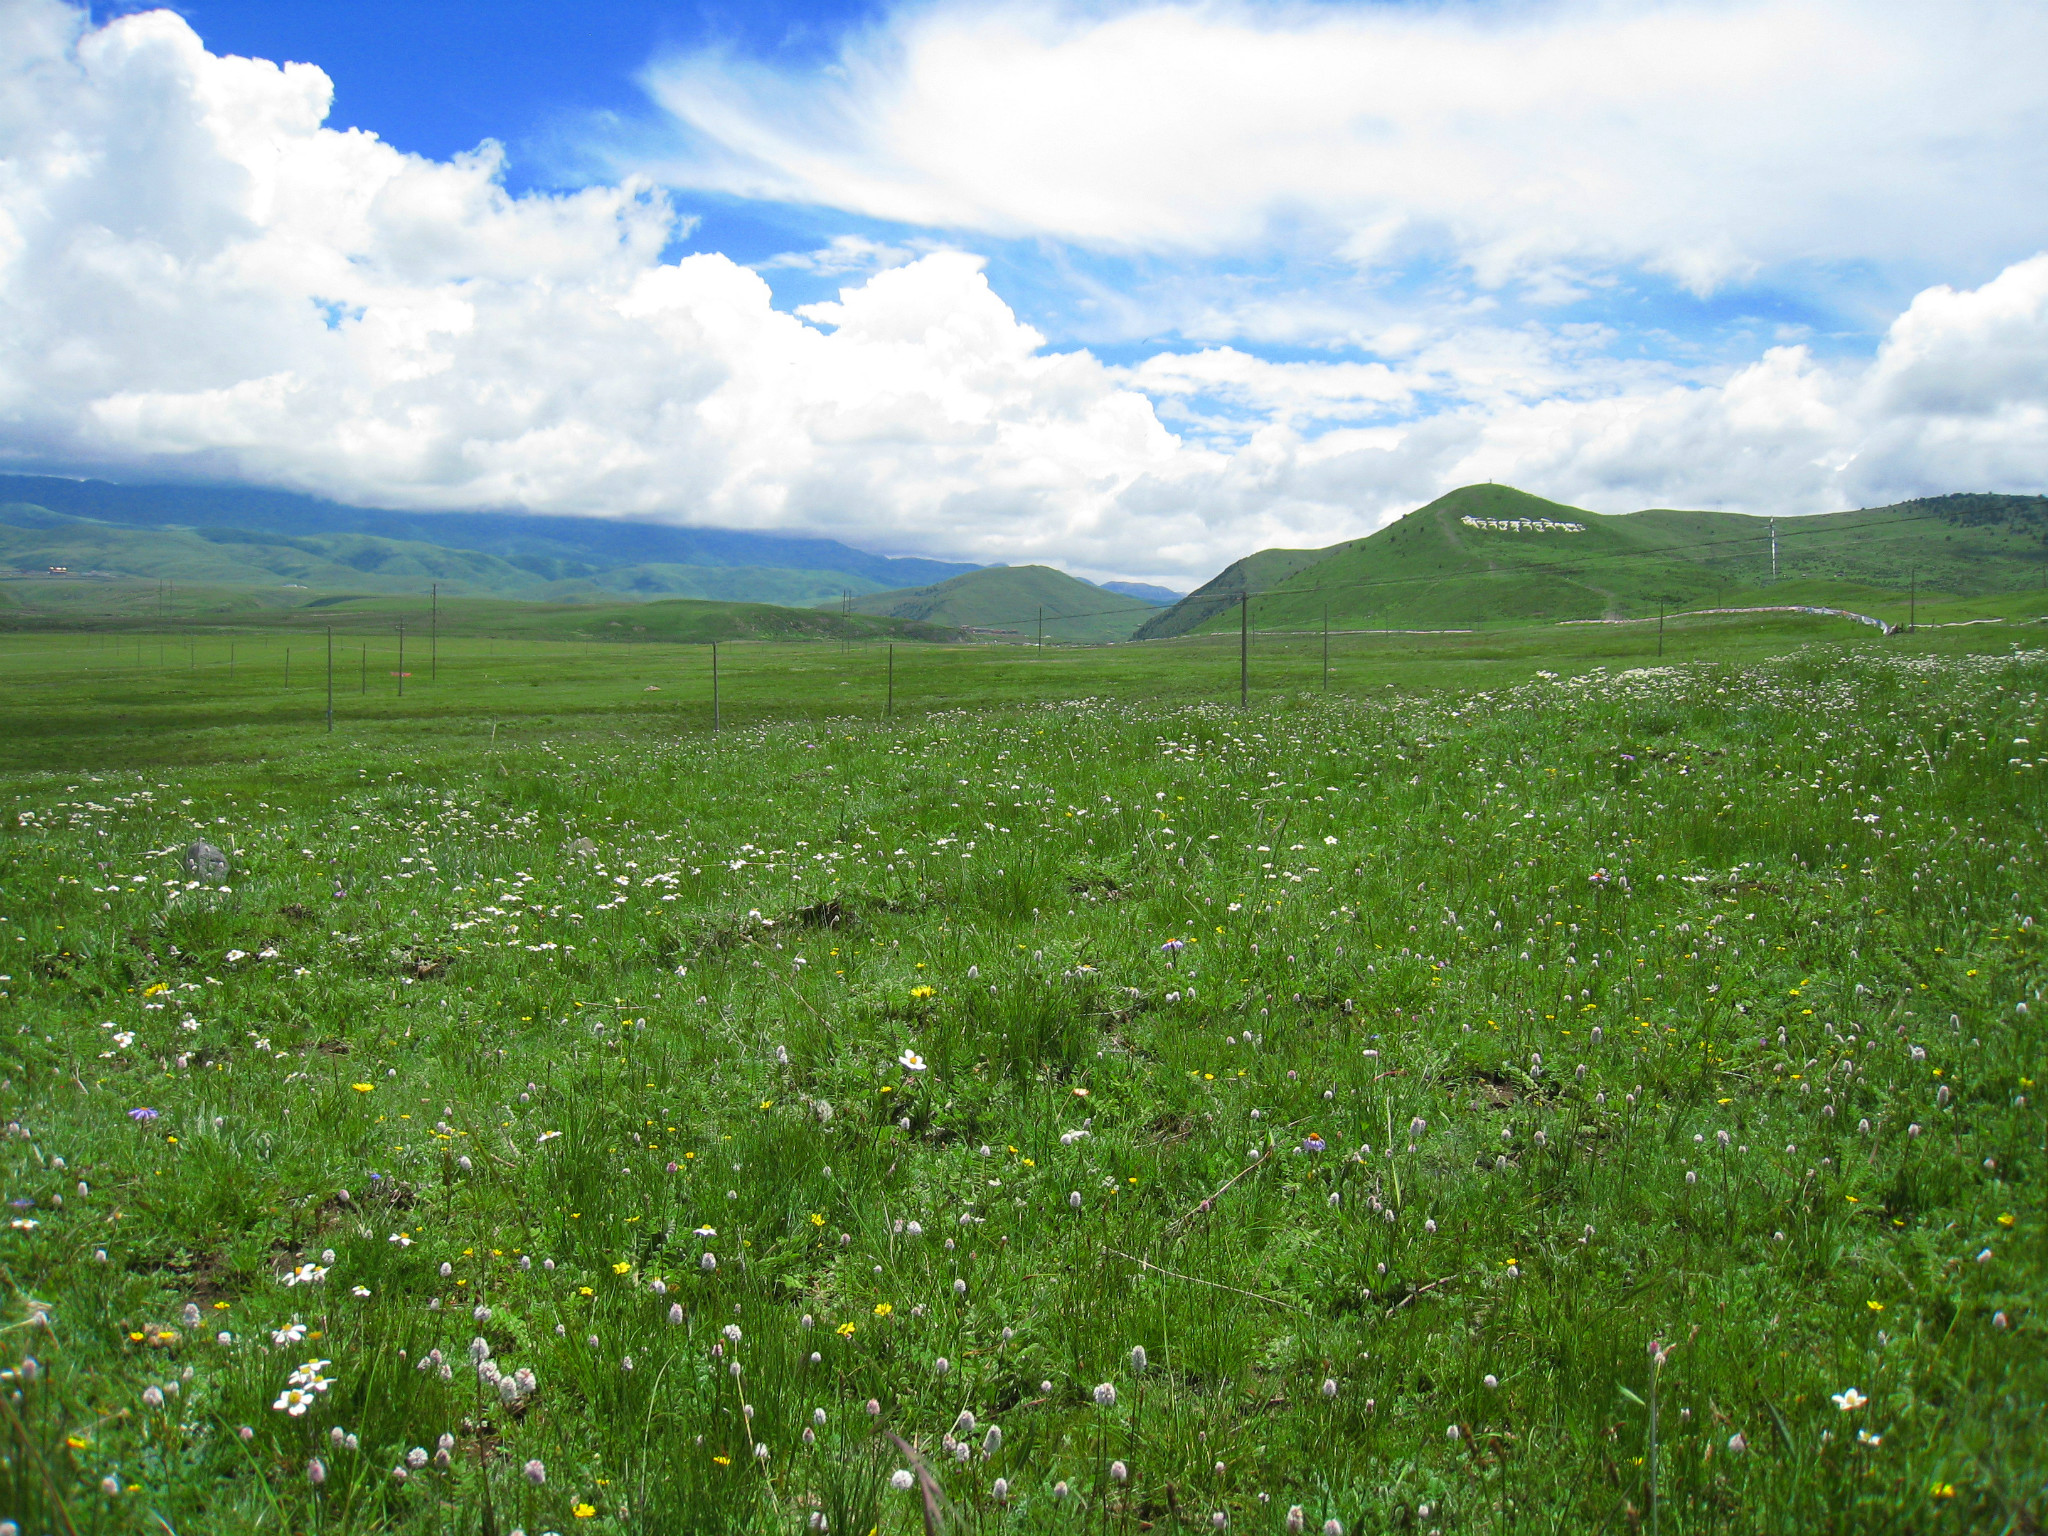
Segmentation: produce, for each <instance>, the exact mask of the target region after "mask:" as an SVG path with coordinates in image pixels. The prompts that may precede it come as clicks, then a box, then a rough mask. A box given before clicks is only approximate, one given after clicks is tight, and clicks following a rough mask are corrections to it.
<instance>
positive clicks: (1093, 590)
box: [851, 565, 1159, 644]
mask: <svg viewBox="0 0 2048 1536" xmlns="http://www.w3.org/2000/svg"><path fill="white" fill-rule="evenodd" d="M851 607H852V611H853V612H855V613H867V614H875V615H878V616H882V617H887V618H892V619H909V620H916V621H918V622H921V623H926V624H949V625H953V626H955V627H957V628H960V629H965V630H968V631H979V632H981V633H982V634H985V635H988V634H993V635H996V636H1000V637H1003V638H1014V639H1017V640H1035V639H1037V638H1038V637H1039V635H1040V634H1043V635H1044V637H1045V638H1046V639H1047V640H1051V641H1065V642H1067V643H1070V644H1071V643H1075V642H1094V641H1103V640H1128V639H1129V638H1130V637H1131V632H1132V631H1133V630H1135V629H1136V628H1137V627H1138V626H1139V625H1140V624H1142V623H1144V622H1145V620H1146V619H1148V618H1150V617H1151V616H1152V615H1153V614H1155V613H1157V612H1158V611H1159V608H1158V605H1157V604H1155V603H1153V602H1150V601H1148V600H1146V599H1143V598H1137V597H1129V596H1126V595H1125V594H1123V593H1121V592H1117V591H1114V590H1112V589H1110V588H1106V587H1098V586H1096V585H1095V584H1094V583H1093V582H1088V581H1082V580H1080V579H1079V578H1078V577H1074V576H1069V575H1067V574H1066V572H1064V571H1056V570H1054V569H1053V568H1052V567H1051V566H1047V565H995V566H988V567H986V568H984V569H982V570H978V571H970V572H968V573H967V574H966V575H964V576H955V577H953V578H951V579H950V580H948V581H942V582H937V583H935V584H933V585H931V586H924V587H913V588H911V589H909V590H907V591H901V592H874V593H870V594H869V595H868V596H866V597H857V598H855V599H854V600H853V603H852V605H851Z"/></svg>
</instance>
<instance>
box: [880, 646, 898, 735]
mask: <svg viewBox="0 0 2048 1536" xmlns="http://www.w3.org/2000/svg"><path fill="white" fill-rule="evenodd" d="M882 718H883V719H884V720H893V719H895V718H896V647H895V646H893V645H892V646H890V647H889V692H888V696H887V698H886V699H885V700H884V701H883V704H882Z"/></svg>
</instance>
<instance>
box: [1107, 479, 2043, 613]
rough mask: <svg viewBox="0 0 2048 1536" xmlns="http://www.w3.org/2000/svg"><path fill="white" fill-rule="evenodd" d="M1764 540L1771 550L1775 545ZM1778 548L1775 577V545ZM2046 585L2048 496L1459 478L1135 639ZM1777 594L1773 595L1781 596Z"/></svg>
mask: <svg viewBox="0 0 2048 1536" xmlns="http://www.w3.org/2000/svg"><path fill="white" fill-rule="evenodd" d="M1774 540H1775V543H1774ZM1774 547H1775V551H1776V553H1775V568H1774V555H1773V549H1774ZM2044 577H2048V497H2041V496H1998V495H1976V494H1961V495H1954V496H1936V497H1929V498H1926V499H1923V500H1919V501H1906V502H1900V503H1898V504H1897V505H1894V506H1888V507H1871V508H1865V509H1863V510H1861V511H1856V512H1835V513H1827V514H1821V515H1817V516H1808V517H1784V518H1778V519H1775V520H1773V519H1771V518H1768V517H1753V516H1745V515H1742V514H1739V513H1733V512H1679V511H1670V510H1663V509H1658V510H1651V511H1645V512H1630V513H1623V514H1618V515H1603V514H1601V513H1597V512H1587V511H1584V510H1583V509H1581V508H1578V507H1569V506H1564V505H1561V504H1559V503H1557V502H1552V501H1545V500H1543V499H1542V498H1541V497H1538V496H1532V495H1530V494H1529V493H1528V492H1526V491H1518V490H1515V489H1514V488H1513V487H1511V486H1505V485H1468V486H1465V487H1463V488H1461V489H1459V490H1455V491H1452V492H1450V493H1449V494H1448V495H1445V496H1441V497H1439V498H1438V499H1437V500H1435V501H1433V502H1431V503H1430V504H1429V505H1428V506H1426V507H1421V508H1418V509H1417V510H1416V511H1413V512H1410V513H1409V514H1408V515H1407V516H1406V517H1403V518H1401V519H1400V520H1399V521H1398V522H1394V523H1390V524H1389V525H1388V526H1386V527H1385V528H1382V529H1380V530H1379V531H1378V532H1377V533H1373V534H1371V535H1369V536H1367V537H1365V538H1362V539H1351V540H1347V541H1346V542H1344V543H1341V544H1333V545H1331V546H1330V547H1329V548H1327V549H1268V550H1261V551H1259V552H1258V553H1257V554H1253V555H1247V556H1246V557H1245V558H1244V559H1242V560H1239V561H1236V562H1235V563H1233V564H1232V565H1230V566H1229V567H1227V568H1226V569H1225V570H1223V571H1222V572H1221V573H1220V574H1218V575H1217V576H1216V577H1215V578H1214V579H1212V580H1210V581H1208V582H1206V583H1204V584H1203V585H1202V586H1200V587H1198V588H1196V589H1195V590H1194V591H1193V592H1191V593H1189V594H1188V596H1187V597H1185V598H1183V599H1182V600H1181V601H1180V602H1179V603H1177V604H1175V605H1174V606H1173V607H1172V608H1169V609H1167V610H1165V611H1164V612H1161V613H1156V614H1154V615H1153V616H1152V617H1151V618H1149V619H1148V620H1147V621H1146V622H1145V623H1144V624H1143V625H1142V626H1140V627H1139V629H1138V631H1137V634H1136V636H1135V638H1137V639H1140V640H1154V639H1164V638H1168V637H1171V636H1174V635H1184V634H1191V633H1195V632H1198V631H1214V630H1222V629H1231V628H1235V627H1236V626H1237V625H1238V624H1239V623H1240V622H1241V621H1242V615H1241V614H1240V611H1239V606H1238V605H1239V603H1240V600H1241V599H1242V598H1243V596H1244V594H1245V593H1247V592H1250V593H1252V594H1253V598H1252V601H1251V608H1250V620H1251V623H1252V625H1253V626H1254V627H1255V628H1260V629H1314V628H1317V627H1319V626H1320V625H1322V624H1323V623H1324V622H1325V621H1326V619H1327V622H1328V623H1329V624H1330V625H1331V626H1332V627H1334V628H1340V629H1367V628H1373V629H1398V628H1418V629H1427V628H1446V627H1469V626H1473V625H1481V624H1489V623H1498V622H1503V621H1514V620H1523V621H1526V620H1532V619H1553V620H1554V619H1599V618H1622V617H1636V618H1640V617H1646V616H1649V615H1653V614H1655V613H1656V612H1657V611H1658V609H1659V608H1660V607H1663V608H1669V609H1673V610H1675V609H1679V608H1683V607H1698V606H1703V605H1706V604H1709V603H1722V602H1730V601H1736V600H1764V601H1767V600H1769V599H1768V593H1769V592H1770V591H1771V590H1772V588H1773V585H1774V584H1778V585H1780V586H1781V587H1782V586H1783V585H1787V584H1791V583H1798V584H1799V585H1800V586H1801V587H1802V588H1804V589H1805V594H1806V595H1803V596H1801V597H1800V598H1798V599H1797V600H1798V601H1802V602H1813V601H1829V600H1831V599H1830V597H1829V596H1828V592H1829V590H1830V589H1835V590H1836V592H1837V595H1849V594H1853V593H1854V592H1855V591H1858V590H1861V591H1869V590H1873V589H1882V590H1883V591H1886V592H1904V591H1905V590H1906V589H1907V587H1908V585H1909V584H1912V583H1916V582H1917V584H1918V588H1919V590H1920V591H1921V592H1922V593H1927V594H1932V593H1945V594H1949V595H1953V596H1958V597H1968V596H1982V595H1987V594H1990V593H1996V592H2008V591H2016V590H2019V589H2021V588H2027V587H2038V586H2040V585H2041V584H2042V583H2043V580H2044ZM1781 600H1782V599H1781Z"/></svg>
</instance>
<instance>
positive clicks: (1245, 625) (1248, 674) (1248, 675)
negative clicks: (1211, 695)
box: [1237, 591, 1252, 709]
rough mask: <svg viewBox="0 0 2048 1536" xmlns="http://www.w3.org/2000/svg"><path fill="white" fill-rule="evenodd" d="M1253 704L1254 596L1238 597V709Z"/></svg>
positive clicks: (1243, 595) (1246, 707)
mask: <svg viewBox="0 0 2048 1536" xmlns="http://www.w3.org/2000/svg"><path fill="white" fill-rule="evenodd" d="M1251 702H1252V595H1251V593H1250V592H1249V591H1245V592H1240V593H1238V595H1237V707H1238V708H1239V709H1249V708H1250V707H1251Z"/></svg>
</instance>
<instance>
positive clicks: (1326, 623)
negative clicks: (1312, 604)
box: [1323, 603, 1330, 693]
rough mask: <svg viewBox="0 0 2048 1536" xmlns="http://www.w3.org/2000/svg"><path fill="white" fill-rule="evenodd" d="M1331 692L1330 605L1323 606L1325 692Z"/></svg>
mask: <svg viewBox="0 0 2048 1536" xmlns="http://www.w3.org/2000/svg"><path fill="white" fill-rule="evenodd" d="M1329 691H1330V605H1329V604H1328V603H1325V604H1323V692H1325V693H1328V692H1329Z"/></svg>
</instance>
